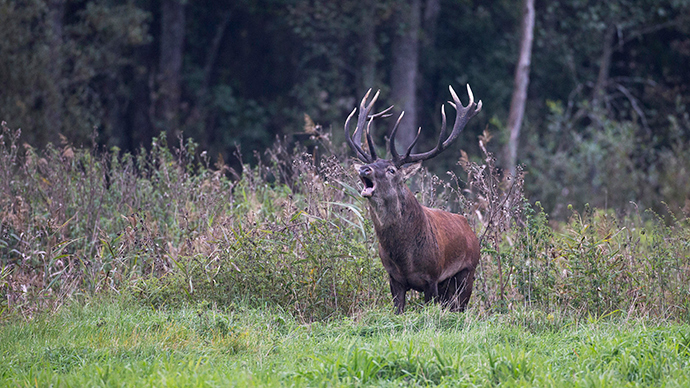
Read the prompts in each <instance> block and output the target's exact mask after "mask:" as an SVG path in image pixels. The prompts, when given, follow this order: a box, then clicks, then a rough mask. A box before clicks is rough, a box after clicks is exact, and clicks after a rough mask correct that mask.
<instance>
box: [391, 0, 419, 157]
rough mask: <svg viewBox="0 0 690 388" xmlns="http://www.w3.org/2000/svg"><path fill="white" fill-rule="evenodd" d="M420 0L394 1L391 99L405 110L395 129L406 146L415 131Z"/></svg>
mask: <svg viewBox="0 0 690 388" xmlns="http://www.w3.org/2000/svg"><path fill="white" fill-rule="evenodd" d="M420 14H421V9H420V0H404V1H403V0H401V1H398V2H397V3H396V4H395V14H394V19H393V23H394V24H393V28H394V32H393V45H392V48H391V49H392V54H391V55H392V67H391V100H392V101H393V104H395V106H396V110H397V112H398V113H399V112H400V111H405V118H404V119H403V120H402V122H401V123H400V127H399V128H398V138H399V139H400V144H402V145H403V146H404V147H407V146H408V145H410V144H411V143H412V141H413V140H414V138H415V135H416V133H417V78H418V74H419V27H420V21H421V15H420Z"/></svg>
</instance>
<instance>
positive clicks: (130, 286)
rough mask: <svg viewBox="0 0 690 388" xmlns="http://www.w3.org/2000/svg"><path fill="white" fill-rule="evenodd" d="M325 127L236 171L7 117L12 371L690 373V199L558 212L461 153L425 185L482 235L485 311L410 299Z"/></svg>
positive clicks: (84, 374)
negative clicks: (25, 126) (53, 136)
mask: <svg viewBox="0 0 690 388" xmlns="http://www.w3.org/2000/svg"><path fill="white" fill-rule="evenodd" d="M324 141H325V142H326V143H324V144H323V146H322V147H321V148H322V149H326V150H328V151H329V152H327V153H324V154H323V155H321V157H320V158H314V157H312V156H311V155H309V154H306V153H304V152H302V150H300V149H299V147H294V146H293V145H290V144H287V143H286V142H284V141H279V140H278V141H276V144H275V145H274V147H272V148H271V149H270V150H269V151H268V152H267V153H266V154H265V155H257V156H258V157H257V158H256V160H260V161H261V162H258V163H256V164H254V165H251V166H250V165H248V164H245V165H243V166H242V171H236V170H234V169H232V168H230V167H229V166H227V165H225V164H224V162H223V160H222V159H218V160H214V158H211V157H210V156H209V155H207V153H206V152H204V151H203V150H199V149H198V147H197V146H196V144H194V143H193V142H191V141H183V140H181V139H178V141H176V142H174V144H173V143H170V142H169V141H168V139H166V138H165V137H161V138H157V139H155V140H154V142H153V144H152V145H151V146H150V147H149V148H147V149H144V148H142V149H141V150H140V151H139V152H137V153H136V154H128V153H122V152H121V151H120V150H119V149H117V148H112V149H110V150H103V149H99V148H98V147H96V146H93V147H78V146H74V145H72V144H69V143H67V142H64V143H63V144H60V145H51V146H48V147H47V148H46V149H41V150H38V149H35V148H33V147H31V146H30V145H28V144H25V143H22V141H21V135H20V132H19V131H18V130H12V129H10V128H8V127H7V126H5V125H3V127H2V134H1V136H0V220H1V224H0V228H1V229H0V296H1V297H2V298H1V299H0V331H1V333H0V334H1V335H0V338H2V339H1V340H0V353H1V354H2V358H3V360H2V363H1V364H2V366H0V376H2V381H3V383H4V384H6V385H10V386H15V385H20V386H24V385H32V386H35V385H38V386H47V385H57V386H83V385H90V386H110V385H118V386H121V385H151V386H166V385H170V386H218V385H223V386H224V385H240V386H242V385H248V386H253V385H259V386H266V385H308V386H312V385H327V386H330V385H348V386H349V385H453V386H485V385H496V384H502V385H507V386H514V385H515V386H621V385H630V386H649V385H664V386H685V385H687V380H688V373H687V372H686V370H687V369H688V368H687V367H688V363H689V362H690V353H689V350H688V346H689V341H690V328H689V327H688V322H689V321H690V279H689V277H690V259H689V258H688V257H690V256H689V250H690V246H689V245H688V241H690V239H689V238H688V237H689V236H688V234H689V233H690V227H689V226H688V222H687V219H686V218H685V216H684V215H683V214H682V213H678V212H675V213H674V212H672V211H670V210H669V212H668V213H667V214H664V215H658V214H655V213H653V212H650V211H647V210H644V209H634V210H633V211H628V212H621V211H619V212H616V211H615V210H614V209H595V208H589V207H585V208H584V209H571V210H570V211H571V216H570V217H569V218H568V219H567V220H562V221H560V220H559V221H554V220H550V219H549V217H548V215H547V214H546V213H545V212H544V211H543V210H542V209H541V207H540V205H539V203H538V202H535V203H532V202H530V201H529V199H528V198H524V195H523V191H522V186H521V185H522V179H521V176H520V175H519V174H518V177H517V178H518V179H507V178H505V177H503V176H502V175H501V174H500V172H499V171H498V169H497V168H496V167H495V165H494V160H493V157H492V156H491V154H490V153H488V152H486V151H485V152H484V155H483V157H482V158H481V159H477V160H472V159H470V158H468V157H467V156H466V155H464V154H463V155H462V157H461V158H460V160H459V162H458V169H457V171H451V172H449V173H448V175H447V176H445V177H438V176H435V175H433V174H431V173H429V172H428V171H427V170H424V169H422V171H421V172H420V173H419V174H418V176H416V177H415V178H413V179H412V181H411V182H410V185H411V187H412V188H413V190H414V191H415V192H416V193H417V196H418V199H419V200H420V201H421V202H423V203H424V204H427V205H430V206H434V207H438V208H443V209H447V210H451V211H454V212H458V213H462V214H465V215H466V216H467V217H468V219H469V220H470V223H471V225H472V226H473V227H474V228H475V230H476V231H477V234H478V235H479V236H480V239H481V242H482V260H481V262H480V267H479V269H478V273H477V280H476V281H475V291H474V294H473V297H472V300H471V302H470V309H469V311H467V312H465V313H463V314H451V313H448V312H445V311H442V310H440V309H438V308H437V307H436V306H426V307H425V306H422V305H421V300H420V297H419V295H416V294H415V293H413V295H410V301H409V303H410V307H411V308H410V311H409V312H406V313H405V314H404V315H402V316H394V315H392V314H391V313H390V310H391V300H390V295H389V293H388V286H387V278H386V274H385V271H384V270H383V268H382V266H381V264H380V261H379V259H378V256H377V246H376V244H377V243H376V238H375V235H374V233H373V228H372V226H371V223H370V221H369V218H368V214H367V208H366V204H365V202H364V201H363V200H362V198H361V197H360V196H359V188H358V185H359V182H358V181H357V180H356V179H355V176H354V174H353V173H352V172H351V171H350V169H351V167H350V166H349V160H348V159H347V157H346V153H345V152H344V151H343V150H340V149H338V147H335V146H333V144H330V143H327V139H325V140H324ZM481 146H482V149H484V150H485V148H484V147H483V145H481Z"/></svg>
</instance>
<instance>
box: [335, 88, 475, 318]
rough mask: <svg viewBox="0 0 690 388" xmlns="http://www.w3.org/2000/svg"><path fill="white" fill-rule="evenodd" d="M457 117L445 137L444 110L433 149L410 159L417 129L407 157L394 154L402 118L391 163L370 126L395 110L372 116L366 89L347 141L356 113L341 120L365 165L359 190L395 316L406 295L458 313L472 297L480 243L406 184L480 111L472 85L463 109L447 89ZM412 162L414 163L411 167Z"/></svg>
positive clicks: (450, 215)
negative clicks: (378, 152) (381, 153)
mask: <svg viewBox="0 0 690 388" xmlns="http://www.w3.org/2000/svg"><path fill="white" fill-rule="evenodd" d="M449 89H450V94H451V95H452V97H453V101H454V102H449V103H450V104H451V105H452V106H453V107H454V108H455V110H456V117H455V124H454V125H453V131H452V132H451V134H450V136H448V138H447V139H446V140H445V141H444V140H443V138H444V136H445V134H446V113H445V109H444V107H443V106H441V118H442V120H441V134H440V136H439V140H438V144H437V145H436V147H435V148H434V149H432V150H431V151H428V152H423V153H418V154H417V153H415V154H413V153H412V148H413V147H414V145H415V144H416V143H417V140H418V139H419V133H420V131H421V128H420V129H419V131H418V132H417V136H416V137H415V139H414V141H413V142H412V144H410V146H409V147H408V148H407V151H406V152H405V154H404V156H400V154H398V152H397V150H396V148H395V134H396V132H397V129H398V125H399V124H400V121H401V120H402V118H403V115H404V112H403V113H401V114H400V117H399V118H398V121H397V122H396V123H395V126H394V127H393V131H392V132H391V136H390V142H389V148H390V153H391V157H392V159H390V160H387V159H379V158H378V157H377V156H376V150H375V147H374V143H373V141H372V137H371V133H370V132H369V129H370V126H371V122H372V121H373V120H374V119H376V118H380V117H389V116H390V114H389V112H390V110H391V109H392V108H393V107H392V106H391V107H390V108H388V109H386V110H384V111H382V112H379V113H376V114H370V112H371V110H372V108H373V106H374V102H376V100H377V98H378V96H379V93H378V92H377V93H376V95H375V96H374V98H373V99H372V100H371V102H370V103H369V104H367V100H368V98H369V94H370V93H371V90H369V92H367V94H366V95H365V96H364V98H363V99H362V102H361V104H360V106H359V116H358V119H357V128H356V129H355V131H354V133H353V134H352V137H350V130H349V126H350V120H351V119H352V117H353V116H354V114H355V112H356V111H357V108H355V109H354V110H353V111H352V113H350V115H349V116H348V118H347V120H346V121H345V137H346V139H347V144H348V145H349V146H350V148H352V151H353V152H354V153H355V154H356V156H357V158H358V159H360V160H361V161H362V162H364V163H366V164H365V165H355V168H356V169H357V172H358V174H359V177H360V179H361V180H362V183H363V185H364V189H363V190H362V193H361V195H362V197H365V198H367V199H368V201H369V209H370V213H371V217H372V220H373V223H374V228H375V229H376V235H377V236H378V239H379V256H380V257H381V261H382V262H383V266H384V268H386V271H388V275H389V282H390V288H391V293H392V294H393V304H394V306H395V311H396V313H397V314H400V313H402V312H403V311H404V310H405V293H406V292H407V291H408V290H410V289H413V290H417V291H420V292H424V301H425V302H429V301H431V300H434V301H438V302H441V303H442V304H443V305H444V306H446V307H448V308H450V310H451V311H463V310H465V307H466V306H467V302H468V301H469V299H470V295H471V294H472V284H473V282H474V271H475V268H476V266H477V263H478V262H479V241H478V240H477V236H476V234H475V233H474V232H473V231H472V228H470V226H469V224H468V223H467V219H465V217H463V216H461V215H458V214H453V213H448V212H445V211H442V210H438V209H431V208H428V207H425V206H422V205H421V204H420V203H419V202H417V199H416V198H415V196H414V194H412V192H411V191H410V189H409V188H408V187H407V185H405V180H406V178H407V177H408V176H410V175H412V174H413V173H414V172H415V171H416V170H417V169H418V167H419V163H416V162H421V161H423V160H427V159H431V158H433V157H435V156H436V155H438V154H439V153H441V152H442V151H443V150H445V149H446V148H448V146H449V145H450V144H451V143H452V142H453V141H454V140H455V139H456V138H457V137H458V135H459V134H460V131H462V129H463V128H464V127H465V125H466V124H467V122H468V121H469V120H470V119H471V118H472V117H474V116H475V115H476V114H477V113H478V112H479V111H480V110H481V109H482V102H481V101H479V103H475V102H474V97H473V95H472V90H471V89H470V87H469V85H468V86H467V92H468V94H469V97H470V102H469V104H468V105H467V106H463V105H462V103H461V102H460V99H459V98H458V96H457V94H455V91H454V90H453V88H452V87H449ZM363 134H364V135H365V136H366V139H367V143H368V148H369V152H368V154H367V152H366V151H365V150H364V149H363V148H362V135H363ZM412 163H414V164H412Z"/></svg>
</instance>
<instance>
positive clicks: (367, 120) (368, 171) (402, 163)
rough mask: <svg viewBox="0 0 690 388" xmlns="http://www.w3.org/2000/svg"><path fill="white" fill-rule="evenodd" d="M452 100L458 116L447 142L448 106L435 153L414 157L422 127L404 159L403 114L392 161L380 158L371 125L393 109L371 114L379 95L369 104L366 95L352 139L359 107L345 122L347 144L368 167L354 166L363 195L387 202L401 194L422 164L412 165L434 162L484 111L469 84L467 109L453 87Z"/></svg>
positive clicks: (392, 138) (391, 144)
mask: <svg viewBox="0 0 690 388" xmlns="http://www.w3.org/2000/svg"><path fill="white" fill-rule="evenodd" d="M448 88H449V90H450V94H451V96H452V98H453V101H449V102H448V103H449V104H451V106H453V108H455V111H456V116H455V123H454V124H453V130H452V132H451V133H450V135H449V136H448V137H447V138H446V139H445V140H444V137H445V135H446V111H445V105H442V106H441V133H440V135H439V139H438V143H437V144H436V147H434V148H433V149H432V150H430V151H427V152H422V153H417V154H413V153H412V149H413V148H414V146H415V145H416V144H417V140H419V135H420V133H421V130H422V128H421V127H420V128H419V130H418V131H417V135H416V136H415V138H414V140H413V141H412V144H410V145H409V146H408V147H407V150H406V151H405V153H404V154H403V155H402V156H401V155H400V154H399V153H398V151H397V149H396V147H395V135H396V133H397V131H398V126H399V125H400V122H401V121H402V119H403V116H404V115H405V112H402V113H400V116H399V117H398V120H397V121H396V123H395V126H394V127H393V131H392V132H391V136H390V141H389V143H388V145H389V151H390V154H391V159H379V158H378V156H377V155H376V148H375V145H374V141H373V139H372V137H371V131H370V129H371V123H372V122H373V121H374V120H375V119H378V118H382V117H390V113H389V112H390V111H391V110H392V109H393V106H390V107H388V108H387V109H385V110H383V111H381V112H379V113H376V114H371V110H372V109H373V107H374V103H375V102H376V100H377V99H378V97H379V92H380V91H379V92H376V94H375V95H374V97H373V98H372V99H371V102H369V103H367V100H368V99H369V95H370V94H371V89H369V91H368V92H367V93H366V95H365V96H364V98H363V99H362V102H361V103H360V105H359V116H358V118H357V127H356V128H355V131H354V133H353V134H352V136H350V129H349V128H350V121H351V120H352V118H353V117H354V115H355V112H356V111H357V108H355V109H353V110H352V113H350V115H349V116H348V117H347V120H345V138H346V139H347V144H348V145H349V146H350V148H351V149H352V150H353V151H354V152H355V155H356V156H357V158H358V159H359V160H361V161H362V162H364V163H366V164H365V165H355V168H356V169H357V171H358V173H359V176H360V179H361V180H362V184H363V185H364V189H363V190H362V193H361V194H362V196H363V197H367V198H370V199H374V200H375V199H376V198H375V197H379V198H378V199H379V200H385V199H387V198H393V197H394V196H396V195H399V193H400V188H401V186H404V181H405V180H406V179H407V177H409V176H410V175H411V174H413V173H414V172H415V171H416V170H417V169H418V168H419V165H418V164H417V165H412V164H413V163H418V162H422V161H424V160H428V159H431V158H433V157H435V156H436V155H438V154H440V153H441V152H443V150H445V149H446V148H448V146H449V145H450V144H451V143H452V142H453V141H455V139H457V137H458V136H459V135H460V132H461V131H462V130H463V129H464V128H465V125H466V124H467V122H468V121H469V120H470V119H471V118H472V117H474V116H475V115H476V114H477V113H479V111H481V109H482V102H481V100H480V101H479V102H478V103H475V102H474V95H473V94H472V89H470V86H469V85H467V94H468V95H469V97H470V101H469V103H468V104H467V106H463V105H462V103H461V102H460V99H459V98H458V95H457V94H456V93H455V91H454V90H453V88H452V87H451V86H449V87H448ZM363 134H364V135H365V136H366V139H367V145H368V148H369V152H368V153H367V152H366V151H365V150H364V149H363V148H362V135H363Z"/></svg>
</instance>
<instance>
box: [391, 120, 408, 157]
mask: <svg viewBox="0 0 690 388" xmlns="http://www.w3.org/2000/svg"><path fill="white" fill-rule="evenodd" d="M403 116H405V111H402V112H400V116H399V117H398V121H396V122H395V126H393V130H392V131H391V137H390V140H389V141H388V148H389V149H390V151H391V157H393V161H394V162H395V163H396V164H397V162H398V160H400V155H399V154H398V150H396V149H395V134H396V133H398V125H400V121H402V118H403Z"/></svg>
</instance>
